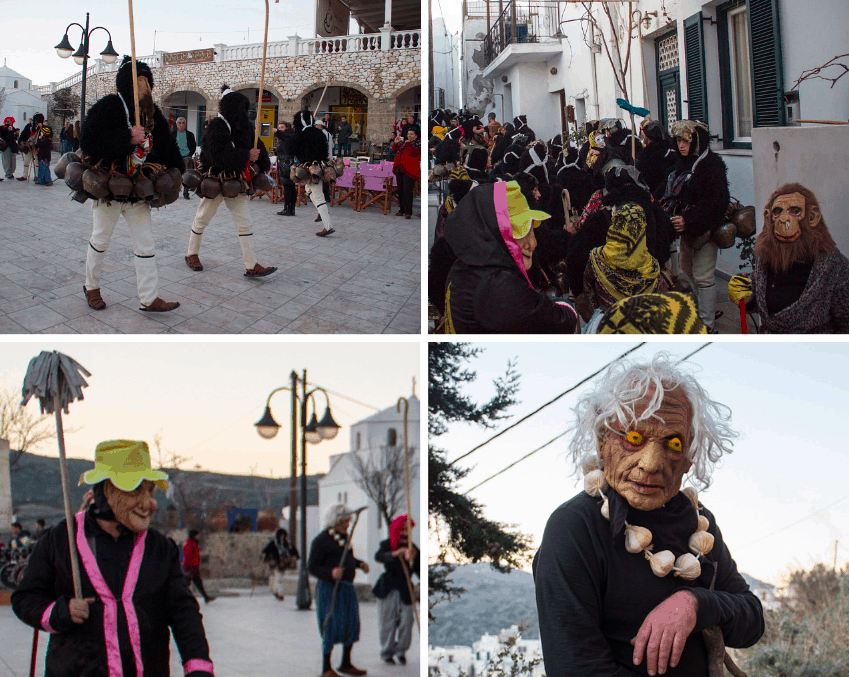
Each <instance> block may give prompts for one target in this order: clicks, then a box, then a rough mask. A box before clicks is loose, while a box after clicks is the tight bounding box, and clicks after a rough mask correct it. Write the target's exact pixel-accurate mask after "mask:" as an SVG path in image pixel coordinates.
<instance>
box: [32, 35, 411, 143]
mask: <svg viewBox="0 0 849 677" xmlns="http://www.w3.org/2000/svg"><path fill="white" fill-rule="evenodd" d="M420 35H421V34H420V32H419V31H404V32H395V31H382V32H381V34H379V35H377V36H375V35H357V36H345V37H338V38H323V39H311V40H304V39H301V38H298V37H297V36H294V37H292V38H290V39H289V40H287V41H283V42H276V43H269V44H268V49H267V53H266V67H265V83H264V84H265V86H264V89H265V96H264V97H263V105H262V109H263V112H266V110H268V111H269V112H270V113H273V115H270V114H267V115H266V116H265V117H263V119H268V120H269V121H270V122H271V123H272V124H271V127H272V130H273V125H274V124H276V122H277V120H291V119H292V117H293V116H294V114H295V113H296V112H297V111H298V110H300V109H301V108H302V107H303V106H304V105H307V104H308V105H310V106H311V110H314V108H313V107H314V106H315V105H316V104H317V103H318V100H319V98H320V96H321V92H322V90H323V89H324V86H325V84H329V87H328V94H327V95H326V96H325V100H324V103H322V111H325V110H327V106H326V105H325V104H326V103H327V102H328V101H333V100H334V99H333V98H332V97H334V96H335V100H336V101H340V98H344V97H341V93H342V92H343V91H344V90H354V91H355V92H359V93H360V94H361V95H362V96H361V97H358V98H359V99H360V103H362V102H363V101H364V102H366V105H365V106H364V108H366V109H367V124H364V125H363V126H364V128H365V129H366V134H365V136H366V138H367V140H369V141H371V142H381V141H387V140H388V139H389V136H390V134H391V130H392V125H393V123H394V121H395V119H397V117H398V116H400V115H401V114H402V113H403V112H406V111H407V110H409V109H410V107H411V106H412V105H415V106H416V107H418V106H420V103H421V99H420V93H419V91H420V87H421V48H420ZM202 51H206V52H207V53H208V57H210V58H211V60H209V61H200V62H191V61H189V62H186V63H179V64H173V63H168V62H170V61H172V59H170V58H167V56H166V54H165V53H164V52H157V53H155V54H154V55H152V56H140V57H139V59H140V60H142V61H145V62H146V63H148V65H150V66H151V69H152V71H153V77H154V82H155V87H154V91H153V95H154V100H155V101H156V103H157V104H158V105H159V106H160V107H161V108H163V110H167V109H169V108H172V107H174V106H178V107H179V106H184V107H185V109H186V111H187V112H190V113H200V114H199V115H198V117H197V118H195V117H194V116H193V115H190V116H186V117H187V118H188V121H189V129H190V130H194V129H196V128H197V127H198V126H200V124H201V123H200V120H202V117H203V116H205V117H207V118H208V117H214V116H215V115H217V113H218V101H219V97H220V88H221V85H222V84H223V83H227V84H228V85H229V86H230V88H231V89H233V90H234V91H241V92H242V93H245V94H246V95H248V97H249V99H252V100H253V101H256V96H257V92H258V88H259V81H260V72H261V66H262V44H254V45H239V46H234V47H229V46H227V45H223V44H219V45H215V46H214V48H212V49H209V50H199V52H202ZM183 54H188V53H183ZM192 54H194V53H192ZM116 68H117V64H114V65H112V66H108V65H107V64H105V63H103V62H102V61H99V60H98V61H96V62H95V64H94V65H93V66H91V67H90V68H89V73H88V76H87V79H88V82H87V86H86V90H87V95H86V107H87V108H88V107H90V106H91V105H92V104H93V103H94V101H95V100H96V99H97V97H102V96H105V95H106V94H109V93H110V92H114V91H115V70H116ZM81 79H82V78H81V74H80V75H77V76H74V77H73V78H68V80H66V81H64V82H61V83H52V84H51V85H49V86H47V87H43V88H41V92H42V96H43V97H44V98H45V99H47V98H50V97H51V95H52V93H53V92H55V91H57V90H58V89H62V88H64V87H71V88H73V90H74V91H75V92H76V93H78V94H79V93H80V88H81ZM246 90H247V91H246ZM250 90H253V91H250ZM196 120H197V121H196ZM198 131H199V130H198ZM260 136H261V137H264V136H265V135H263V134H262V133H261V135H260Z"/></svg>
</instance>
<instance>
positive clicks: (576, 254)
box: [566, 184, 677, 296]
mask: <svg viewBox="0 0 849 677" xmlns="http://www.w3.org/2000/svg"><path fill="white" fill-rule="evenodd" d="M626 202H635V203H636V204H638V205H640V207H642V208H643V212H645V215H646V248H647V249H648V250H649V253H650V254H651V255H652V256H654V258H656V259H657V262H658V263H659V264H660V265H661V267H663V266H664V264H665V263H666V262H667V261H668V260H669V257H670V255H671V253H670V249H671V247H672V242H673V240H674V239H675V237H676V236H677V234H676V233H675V230H674V229H673V228H672V224H671V223H670V222H669V215H668V214H667V213H666V212H665V211H664V210H663V208H662V207H661V206H660V203H659V202H654V201H652V199H651V195H649V194H648V193H647V192H646V191H644V190H642V189H641V188H638V187H637V186H635V185H633V184H630V185H626V186H624V187H622V188H621V189H619V190H616V191H611V192H609V193H608V194H607V195H605V196H604V197H603V198H602V204H604V205H605V206H606V207H612V206H613V205H623V204H625V203H626ZM610 221H611V212H610V210H609V209H601V210H599V211H597V212H594V213H593V214H591V215H590V216H589V217H588V218H587V220H586V221H584V225H583V226H581V229H580V230H579V231H578V232H577V233H575V235H574V236H573V237H572V241H571V242H570V244H569V254H568V255H567V257H566V267H567V272H568V275H569V288H570V289H571V290H572V293H573V294H574V295H575V296H577V295H578V294H580V293H581V292H582V291H583V290H584V269H585V268H586V267H587V261H589V259H590V252H591V251H592V250H593V249H595V248H596V247H603V246H604V244H605V242H607V231H608V229H609V228H610Z"/></svg>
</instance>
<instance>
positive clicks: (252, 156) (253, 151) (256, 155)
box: [248, 148, 259, 162]
mask: <svg viewBox="0 0 849 677" xmlns="http://www.w3.org/2000/svg"><path fill="white" fill-rule="evenodd" d="M248 157H249V158H250V159H251V162H256V161H257V160H258V159H259V148H251V152H250V154H249V155H248Z"/></svg>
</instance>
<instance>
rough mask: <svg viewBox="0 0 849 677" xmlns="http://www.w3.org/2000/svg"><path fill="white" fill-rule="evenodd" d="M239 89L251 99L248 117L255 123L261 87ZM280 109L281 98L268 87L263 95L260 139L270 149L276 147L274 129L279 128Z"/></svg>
mask: <svg viewBox="0 0 849 677" xmlns="http://www.w3.org/2000/svg"><path fill="white" fill-rule="evenodd" d="M237 91H238V92H239V94H244V95H245V96H246V97H247V99H248V101H250V103H251V109H250V111H249V112H248V117H249V118H250V120H251V123H252V124H254V123H255V122H256V116H257V98H258V96H259V87H251V88H248V89H239V90H237ZM279 110H280V99H278V98H277V97H276V96H275V95H274V94H273V93H272V92H270V91H268V90H267V89H266V90H265V91H264V92H263V95H262V105H261V107H260V111H259V139H260V141H262V142H263V143H264V144H265V149H266V150H268V151H270V150H271V149H272V148H273V147H274V131H275V130H276V129H277V115H278V112H279Z"/></svg>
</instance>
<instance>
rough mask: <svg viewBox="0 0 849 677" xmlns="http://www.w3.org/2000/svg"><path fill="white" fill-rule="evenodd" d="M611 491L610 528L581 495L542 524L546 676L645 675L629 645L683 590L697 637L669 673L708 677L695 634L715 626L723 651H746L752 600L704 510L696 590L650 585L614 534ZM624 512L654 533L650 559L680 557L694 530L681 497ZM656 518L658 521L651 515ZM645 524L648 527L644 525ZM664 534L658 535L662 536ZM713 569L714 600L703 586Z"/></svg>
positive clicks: (752, 636)
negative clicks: (693, 610)
mask: <svg viewBox="0 0 849 677" xmlns="http://www.w3.org/2000/svg"><path fill="white" fill-rule="evenodd" d="M614 493H615V492H614V491H613V490H612V489H611V490H610V492H609V495H608V498H609V499H610V500H611V511H610V515H611V521H608V520H606V519H605V518H604V517H602V515H601V511H600V507H601V501H600V500H597V499H594V498H591V497H590V496H589V495H588V494H586V493H584V492H581V493H580V494H579V495H577V496H575V497H574V498H573V499H571V500H570V501H568V502H566V503H564V504H563V505H561V506H560V507H559V508H557V510H555V511H554V513H553V514H552V515H551V517H550V518H549V520H548V524H547V525H546V527H545V533H544V535H543V539H542V544H541V545H540V549H539V552H537V554H536V557H535V558H534V582H535V583H536V598H537V610H538V612H539V628H540V639H541V640H542V650H543V656H544V659H545V672H546V674H547V675H551V676H552V677H561V676H562V675H581V677H596V676H597V675H605V677H633V676H634V675H648V672H647V668H646V663H647V661H646V659H645V658H644V659H643V662H642V663H641V664H640V665H634V663H633V660H632V656H633V652H634V648H633V647H632V646H631V643H630V642H631V638H633V637H635V636H636V634H637V631H638V630H639V629H640V626H641V625H642V622H643V620H645V618H646V616H648V614H649V613H650V612H651V611H652V610H653V609H654V608H655V607H656V606H657V605H658V604H660V603H661V602H662V601H663V600H665V599H666V598H667V597H669V596H671V595H672V594H673V593H675V592H677V591H678V590H680V589H682V588H686V589H688V590H690V591H691V592H692V593H693V594H694V595H695V597H696V599H697V601H698V612H697V618H696V627H695V629H694V631H693V632H692V633H691V634H690V636H689V637H688V638H687V642H686V644H685V646H684V652H683V654H682V655H681V660H680V662H679V663H678V665H677V666H676V667H675V668H669V669H668V670H667V672H666V674H667V675H669V676H670V677H676V676H680V677H707V674H708V670H707V657H706V650H705V643H704V640H703V639H702V634H701V631H702V630H704V629H705V628H708V627H712V626H714V625H718V626H719V627H720V629H721V630H722V633H723V635H724V638H725V644H726V645H727V646H730V647H748V646H751V645H753V644H754V643H755V642H757V641H758V639H760V637H761V635H762V634H763V631H764V619H763V609H762V608H761V604H760V602H759V601H758V598H757V597H756V596H755V595H754V594H752V592H751V591H750V590H749V586H748V585H747V584H746V581H745V580H744V579H743V577H742V576H741V575H740V574H739V573H738V572H737V565H736V564H735V563H734V560H733V559H732V557H731V553H729V551H728V548H727V547H726V546H725V543H724V541H723V540H722V533H721V532H720V530H719V527H718V526H717V525H716V521H715V520H714V517H713V515H712V514H711V513H710V512H709V511H708V510H703V511H702V514H704V516H705V517H707V518H708V521H709V523H710V526H709V527H708V532H710V533H711V534H712V535H713V536H714V545H713V549H712V550H711V552H710V553H708V555H706V556H705V558H704V559H705V560H707V561H703V562H702V573H701V575H700V576H699V578H697V579H696V580H695V581H685V580H683V579H681V578H678V577H675V576H673V575H672V574H670V575H668V576H666V577H664V578H659V577H657V576H655V575H654V573H653V572H652V570H651V567H650V566H649V562H648V561H647V560H646V559H645V557H644V556H643V554H642V553H638V554H631V553H629V552H628V551H627V550H626V549H625V537H624V525H623V532H620V533H616V534H614V533H612V532H613V531H614V530H615V528H614V526H613V525H614V522H615V520H616V515H615V510H614V507H613V498H612V496H613V494H614ZM616 499H618V500H619V501H621V502H622V503H623V504H624V506H625V508H627V520H628V522H629V523H633V524H636V525H639V526H646V527H649V528H650V529H651V531H652V535H653V537H654V538H653V542H654V543H655V550H654V551H655V552H661V551H662V550H667V549H668V550H671V551H672V553H673V554H674V555H675V556H676V557H677V556H679V555H681V554H683V553H684V552H687V551H688V549H687V539H688V538H689V535H690V534H691V533H692V532H694V531H695V529H696V523H697V522H696V513H695V511H694V510H693V506H692V504H691V503H689V499H688V498H687V497H685V496H684V494H682V493H678V494H677V495H676V496H675V497H673V498H672V499H671V500H670V501H669V503H667V504H666V505H665V506H664V507H663V508H660V509H658V510H652V511H649V512H643V511H640V510H634V509H630V508H629V507H628V505H627V503H625V502H624V499H622V498H621V497H619V496H618V494H617V495H616ZM655 513H657V514H655ZM649 520H651V521H649ZM660 525H662V526H660ZM711 562H716V563H717V578H716V585H715V589H714V590H710V589H709V588H710V580H711V578H712V576H713V572H714V567H713V565H712V564H711Z"/></svg>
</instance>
